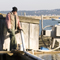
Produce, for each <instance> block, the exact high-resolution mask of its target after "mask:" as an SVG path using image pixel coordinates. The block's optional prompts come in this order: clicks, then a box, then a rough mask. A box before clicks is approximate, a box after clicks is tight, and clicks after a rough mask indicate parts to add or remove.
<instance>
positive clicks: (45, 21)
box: [39, 20, 58, 35]
mask: <svg viewBox="0 0 60 60" xmlns="http://www.w3.org/2000/svg"><path fill="white" fill-rule="evenodd" d="M56 24H58V21H52V20H43V27H45V26H47V25H56ZM39 26H40V31H39V35H41V20H40V24H39ZM50 29H51V27H49V28H46V29H45V30H50Z"/></svg>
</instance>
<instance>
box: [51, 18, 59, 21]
mask: <svg viewBox="0 0 60 60" xmlns="http://www.w3.org/2000/svg"><path fill="white" fill-rule="evenodd" d="M52 20H53V21H59V20H60V19H54V18H52Z"/></svg>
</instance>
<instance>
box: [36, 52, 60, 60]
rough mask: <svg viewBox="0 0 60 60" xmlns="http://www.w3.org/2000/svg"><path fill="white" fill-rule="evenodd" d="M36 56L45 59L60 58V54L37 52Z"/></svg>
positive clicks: (58, 59) (57, 59)
mask: <svg viewBox="0 0 60 60" xmlns="http://www.w3.org/2000/svg"><path fill="white" fill-rule="evenodd" d="M36 56H38V57H40V58H42V59H43V60H60V53H59V54H36Z"/></svg>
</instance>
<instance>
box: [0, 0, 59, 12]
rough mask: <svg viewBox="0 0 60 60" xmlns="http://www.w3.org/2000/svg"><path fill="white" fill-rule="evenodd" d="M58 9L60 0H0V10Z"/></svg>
mask: <svg viewBox="0 0 60 60" xmlns="http://www.w3.org/2000/svg"><path fill="white" fill-rule="evenodd" d="M14 6H16V7H17V8H18V10H47V9H48V10H51V9H60V0H0V11H8V10H9V11H10V10H12V7H14Z"/></svg>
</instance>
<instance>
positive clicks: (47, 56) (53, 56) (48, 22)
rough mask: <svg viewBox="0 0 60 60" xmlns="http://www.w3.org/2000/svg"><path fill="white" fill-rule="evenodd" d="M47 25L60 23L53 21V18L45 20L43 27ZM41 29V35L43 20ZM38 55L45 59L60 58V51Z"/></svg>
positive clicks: (53, 59)
mask: <svg viewBox="0 0 60 60" xmlns="http://www.w3.org/2000/svg"><path fill="white" fill-rule="evenodd" d="M47 25H53V26H54V25H58V21H52V20H43V27H45V26H47ZM39 26H40V31H39V35H41V20H40V24H39ZM50 29H52V28H51V27H49V28H46V29H45V30H50ZM37 56H38V57H40V58H42V59H44V60H60V53H59V54H53V55H52V54H38V55H37Z"/></svg>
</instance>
